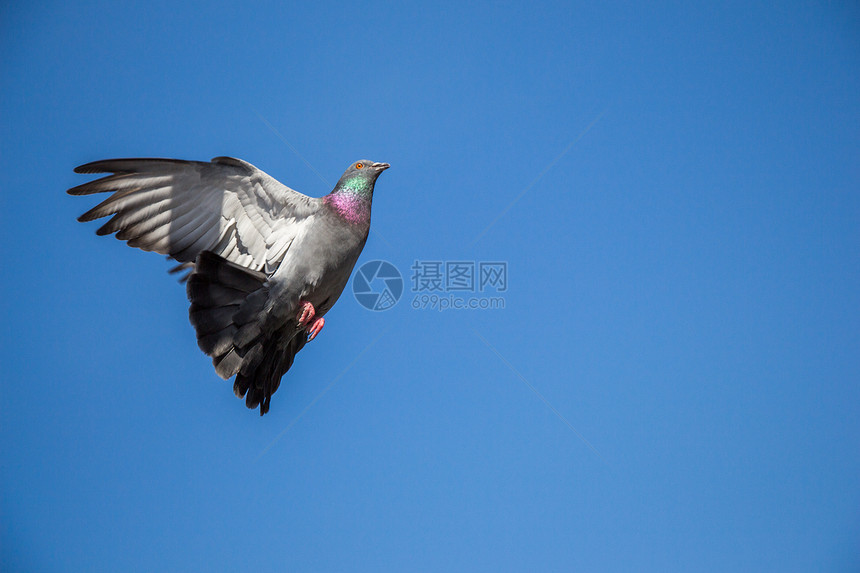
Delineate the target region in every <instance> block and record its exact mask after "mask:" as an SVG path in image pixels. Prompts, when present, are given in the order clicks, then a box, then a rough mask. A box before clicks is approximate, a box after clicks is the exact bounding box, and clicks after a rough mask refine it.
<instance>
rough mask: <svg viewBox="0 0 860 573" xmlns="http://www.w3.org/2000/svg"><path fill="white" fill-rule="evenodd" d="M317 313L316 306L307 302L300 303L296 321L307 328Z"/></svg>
mask: <svg viewBox="0 0 860 573" xmlns="http://www.w3.org/2000/svg"><path fill="white" fill-rule="evenodd" d="M316 313H317V311H316V309H315V308H314V305H312V304H311V303H309V302H308V301H306V300H303V301H301V302H299V312H298V314H297V315H296V320H298V321H299V322H300V323H301V324H302V326H307V325H308V323H309V322H310V321H311V320H313V318H314V316H315V315H316Z"/></svg>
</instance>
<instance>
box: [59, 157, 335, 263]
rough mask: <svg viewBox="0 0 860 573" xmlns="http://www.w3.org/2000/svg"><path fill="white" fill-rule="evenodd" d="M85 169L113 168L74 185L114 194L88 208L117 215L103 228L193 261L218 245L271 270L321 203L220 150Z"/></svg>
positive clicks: (74, 191)
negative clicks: (205, 158) (206, 157)
mask: <svg viewBox="0 0 860 573" xmlns="http://www.w3.org/2000/svg"><path fill="white" fill-rule="evenodd" d="M75 172H77V173H109V175H106V176H104V177H101V178H99V179H95V180H94V181H90V182H88V183H84V184H82V185H78V186H77V187H73V188H71V189H69V191H68V193H69V194H71V195H90V194H93V193H111V195H110V196H109V197H108V198H107V199H105V200H104V201H102V202H101V203H99V204H98V205H96V206H95V207H93V208H92V209H90V210H89V211H87V212H86V213H84V214H83V215H81V216H80V217H79V218H78V220H79V221H82V222H85V221H93V220H96V219H100V218H102V217H107V216H112V217H111V218H110V219H109V220H108V221H107V222H106V223H104V224H103V225H102V226H101V227H100V228H99V229H98V231H97V233H98V234H100V235H108V234H111V233H116V237H117V238H118V239H120V240H123V241H127V243H128V244H129V245H130V246H132V247H138V248H141V249H143V250H147V251H155V252H157V253H161V254H163V255H168V256H170V257H172V258H174V259H176V260H177V261H179V262H181V263H188V262H193V261H194V260H195V259H196V258H197V255H198V254H200V252H202V251H212V252H214V253H216V254H218V255H220V256H222V257H224V258H226V259H227V260H229V261H232V262H235V263H238V264H242V265H245V266H248V267H250V268H252V269H254V270H258V271H259V270H264V271H267V272H271V271H272V270H274V268H276V267H277V265H278V264H279V263H280V261H281V260H282V259H283V257H284V255H285V253H286V251H287V249H288V248H289V246H290V245H291V244H292V241H293V239H294V238H295V236H296V235H297V234H298V233H299V232H300V231H301V228H302V222H303V221H305V220H306V219H307V218H308V217H310V216H311V215H313V214H314V213H315V212H316V211H317V210H318V209H319V208H320V205H321V200H320V199H315V198H312V197H308V196H306V195H303V194H301V193H299V192H297V191H294V190H293V189H290V188H289V187H287V186H286V185H283V184H282V183H280V182H278V181H277V180H275V179H274V178H272V177H270V176H269V175H267V174H266V173H264V172H263V171H261V170H259V169H257V168H256V167H254V166H253V165H251V164H250V163H247V162H245V161H242V160H240V159H235V158H232V157H216V158H215V159H213V160H212V161H210V162H209V163H206V162H202V161H182V160H178V159H108V160H104V161H95V162H92V163H87V164H86V165H81V166H80V167H78V168H76V169H75Z"/></svg>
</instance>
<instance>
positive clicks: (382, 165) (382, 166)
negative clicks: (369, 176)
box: [371, 163, 391, 171]
mask: <svg viewBox="0 0 860 573" xmlns="http://www.w3.org/2000/svg"><path fill="white" fill-rule="evenodd" d="M371 167H373V168H374V169H376V170H377V171H385V170H386V169H388V168H389V167H391V166H390V165H389V164H387V163H374V164H373V165H371Z"/></svg>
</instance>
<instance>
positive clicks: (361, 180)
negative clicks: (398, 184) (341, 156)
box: [335, 159, 391, 193]
mask: <svg viewBox="0 0 860 573" xmlns="http://www.w3.org/2000/svg"><path fill="white" fill-rule="evenodd" d="M389 167H391V166H390V165H389V164H387V163H374V162H373V161H368V160H366V159H362V160H361V161H356V162H355V163H353V164H352V165H350V166H349V167H348V168H347V170H346V171H344V173H343V175H342V176H341V178H340V181H338V182H337V186H336V187H335V189H340V188H344V187H348V188H350V189H352V190H354V191H357V192H359V193H373V185H374V183H376V178H377V177H379V174H380V173H382V172H383V171H385V170H386V169H388V168H389Z"/></svg>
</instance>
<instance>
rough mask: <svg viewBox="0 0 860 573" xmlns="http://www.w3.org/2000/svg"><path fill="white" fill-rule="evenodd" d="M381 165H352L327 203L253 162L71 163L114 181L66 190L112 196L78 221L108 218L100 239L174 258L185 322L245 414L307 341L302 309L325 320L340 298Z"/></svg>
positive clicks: (364, 231)
mask: <svg viewBox="0 0 860 573" xmlns="http://www.w3.org/2000/svg"><path fill="white" fill-rule="evenodd" d="M387 167H388V164H384V163H372V162H369V161H359V162H357V163H354V164H352V165H351V166H350V167H349V169H347V171H346V172H345V173H344V175H343V176H342V177H341V179H340V181H338V184H337V185H336V186H335V189H334V190H333V191H332V192H331V193H330V194H329V195H327V196H326V197H323V198H312V197H308V196H306V195H302V194H301V193H298V192H296V191H294V190H292V189H290V188H289V187H287V186H285V185H283V184H281V183H279V182H278V181H276V180H275V179H273V178H272V177H270V176H269V175H267V174H266V173H264V172H263V171H260V170H259V169H257V168H256V167H254V166H253V165H251V164H250V163H247V162H245V161H241V160H238V159H234V158H228V157H217V158H215V159H213V160H212V161H211V162H209V163H205V162H196V161H179V160H173V159H114V160H106V161H97V162H94V163H88V164H86V165H82V166H81V167H78V168H77V169H76V170H75V171H76V172H78V173H112V175H108V176H106V177H102V178H101V179H97V180H95V181H91V182H89V183H85V184H83V185H80V186H78V187H75V188H72V189H70V190H69V193H70V194H72V195H87V194H91V193H98V192H112V194H111V195H110V196H109V197H108V198H107V199H106V200H105V201H103V202H102V203H100V204H99V205H97V206H95V207H93V208H92V209H90V210H89V211H87V212H86V213H84V214H83V215H82V216H81V217H80V218H79V220H80V221H90V220H94V219H97V218H100V217H105V216H109V215H112V217H111V219H110V220H109V221H108V222H107V223H105V224H104V225H103V226H102V227H101V228H99V230H98V231H97V233H98V234H100V235H104V234H110V233H114V232H115V233H116V237H117V238H118V239H121V240H125V241H127V242H128V244H129V245H130V246H133V247H138V248H141V249H143V250H147V251H155V252H158V253H161V254H164V255H168V256H169V257H171V258H173V259H175V260H177V261H179V262H180V263H181V267H182V268H187V269H189V270H190V271H191V273H190V274H189V275H188V277H187V279H188V280H187V287H186V288H187V293H188V298H189V300H190V302H191V307H190V309H189V317H190V320H191V323H192V325H193V326H194V328H195V331H196V333H197V339H198V345H199V346H200V348H201V349H202V350H203V351H204V352H205V353H206V354H208V355H209V356H211V357H212V360H213V363H214V365H215V370H216V372H217V373H218V374H219V375H220V376H221V377H223V378H225V379H227V378H230V377H231V376H236V379H235V382H234V391H235V393H236V395H237V396H240V397H244V398H245V401H246V405H247V406H248V407H249V408H255V407H257V406H259V407H260V413H261V415H262V414H265V413H266V412H267V411H268V409H269V402H270V400H271V396H272V394H273V393H274V392H275V390H277V388H278V385H279V384H280V379H281V377H282V376H283V375H284V374H285V373H286V372H287V370H289V368H290V367H291V366H292V364H293V360H294V358H295V355H296V353H297V352H299V351H300V350H301V349H302V347H304V345H305V343H306V340H307V339H306V335H305V330H304V328H305V327H304V325H302V324H300V323H299V322H298V320H297V318H296V312H297V309H298V307H299V304H300V301H307V302H310V303H311V304H313V306H314V308H315V309H316V316H318V317H321V316H323V315H325V313H326V312H328V310H330V309H331V307H332V306H333V305H334V303H335V302H336V301H337V299H338V298H339V297H340V294H341V292H342V291H343V289H344V287H345V286H346V284H347V282H348V281H349V276H350V274H351V272H352V269H353V267H354V265H355V263H356V261H357V260H358V257H359V255H360V254H361V251H362V249H363V248H364V244H365V242H366V240H367V235H368V232H369V230H370V207H371V201H372V196H373V188H374V184H375V182H376V178H377V177H378V176H379V174H380V173H381V172H382V171H383V170H384V169H386V168H387Z"/></svg>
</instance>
